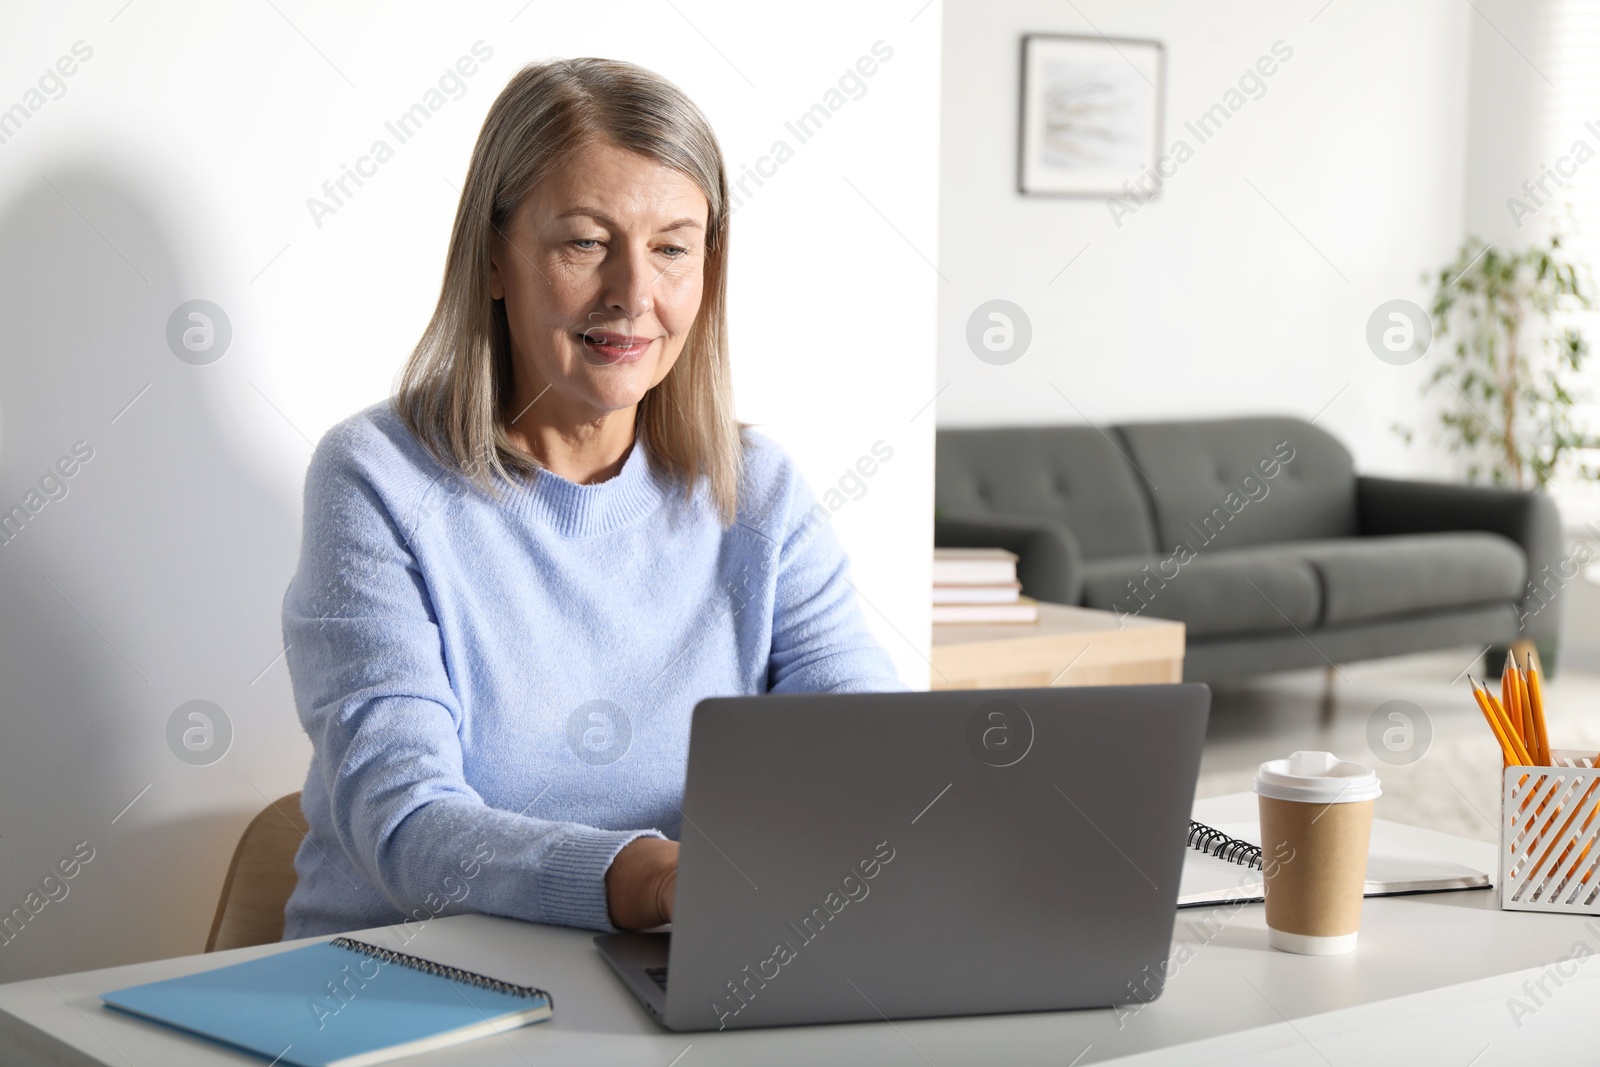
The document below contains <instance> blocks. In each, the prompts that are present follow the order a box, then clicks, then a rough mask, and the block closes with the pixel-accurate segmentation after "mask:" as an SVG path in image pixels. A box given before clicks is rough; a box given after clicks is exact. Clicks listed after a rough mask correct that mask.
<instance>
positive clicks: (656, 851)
mask: <svg viewBox="0 0 1600 1067" xmlns="http://www.w3.org/2000/svg"><path fill="white" fill-rule="evenodd" d="M677 887H678V843H677V842H676V841H663V840H662V839H661V838H659V837H638V838H635V839H634V840H632V841H630V842H628V844H627V845H626V846H625V847H624V848H623V850H622V851H621V852H618V853H617V855H616V858H615V859H613V860H612V861H611V866H610V867H608V868H606V908H607V910H609V911H610V912H611V922H612V925H614V926H619V927H621V928H622V929H624V930H648V929H649V928H650V927H652V926H660V925H661V924H662V923H669V922H671V921H672V895H673V892H674V891H675V890H676V889H677Z"/></svg>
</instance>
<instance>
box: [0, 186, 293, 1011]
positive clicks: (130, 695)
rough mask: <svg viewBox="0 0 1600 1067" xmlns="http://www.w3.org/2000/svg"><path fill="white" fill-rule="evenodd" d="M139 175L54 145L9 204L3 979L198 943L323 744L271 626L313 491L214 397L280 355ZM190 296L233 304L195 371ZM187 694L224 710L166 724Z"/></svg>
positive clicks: (2, 382)
mask: <svg viewBox="0 0 1600 1067" xmlns="http://www.w3.org/2000/svg"><path fill="white" fill-rule="evenodd" d="M139 172H140V168H139V167H138V166H137V164H136V163H134V162H130V161H124V160H111V159H84V158H77V159H71V160H57V161H53V162H51V163H50V164H49V165H47V166H46V167H45V169H44V171H43V173H40V174H36V175H34V176H33V177H31V178H29V179H28V180H26V181H24V182H23V183H22V184H21V185H20V186H19V188H20V189H21V194H20V196H19V197H18V198H17V199H15V200H13V201H12V202H10V203H6V204H4V205H0V603H3V604H4V611H0V981H12V980H17V979H21V978H29V977H36V976H39V975H46V974H58V973H64V972H69V971H76V970H82V969H86V968H91V967H103V966H110V965H114V964H120V963H126V962H132V961H138V960H145V959H153V958H158V957H164V956H172V955H178V954H182V953H188V952H198V951H200V950H201V949H202V948H203V946H204V939H205V935H206V932H207V930H208V928H209V925H210V920H211V915H212V911H213V909H214V907H215V904H216V894H217V891H218V889H219V887H220V885H221V881H222V876H223V873H224V870H225V869H226V866H227V862H228V860H229V857H230V856H231V853H232V849H233V845H234V843H235V842H236V840H237V837H238V834H239V832H240V831H241V830H242V829H243V827H244V825H245V823H246V821H247V820H248V818H249V817H250V815H251V814H252V813H253V812H254V811H256V810H258V809H259V808H261V807H262V806H264V805H265V803H266V799H267V798H275V797H277V796H279V795H281V794H283V793H285V792H289V791H292V790H294V789H297V788H299V786H300V784H301V782H302V780H303V778H304V775H305V768H306V762H307V759H308V756H309V752H310V748H309V744H308V743H307V742H306V740H305V737H304V734H303V732H302V731H301V730H300V727H299V724H298V721H297V720H296V718H295V715H294V710H293V701H292V697H291V696H290V690H289V683H288V676H287V673H286V672H285V669H284V667H283V662H282V658H281V652H282V638H281V630H280V621H279V618H280V617H279V611H280V607H281V603H282V597H283V592H284V589H285V586H286V584H287V582H288V579H289V576H290V574H291V573H292V570H293V567H294V563H295V559H296V557H297V554H298V543H299V510H300V509H299V502H298V500H286V499H283V498H282V493H281V491H280V490H278V489H276V488H274V487H270V486H268V485H266V484H264V483H262V482H261V481H260V480H259V478H258V477H257V476H256V475H255V473H254V471H255V467H254V466H253V465H252V464H251V463H249V462H244V461H242V457H243V456H244V453H243V452H242V451H241V449H246V448H256V447H260V448H277V447H280V446H281V442H278V441H264V442H259V443H257V442H251V441H247V440H245V439H244V434H245V433H246V431H245V430H244V429H243V428H242V427H241V426H240V425H239V423H240V421H241V420H239V419H237V418H231V417H229V415H228V413H227V412H228V406H227V404H225V403H222V402H221V401H222V400H223V399H224V398H226V397H228V396H236V395H242V394H243V393H248V392H250V385H249V381H248V373H247V372H248V367H249V364H250V361H251V360H252V359H257V360H259V359H263V358H267V356H268V354H266V353H261V352H258V351H251V345H250V343H249V338H250V336H251V329H250V327H251V323H250V307H249V303H248V301H247V300H246V299H245V296H244V292H245V285H246V280H245V279H242V278H240V279H235V278H233V277H232V276H231V274H229V273H226V272H218V271H208V270H206V269H205V267H204V265H203V264H204V263H205V261H206V258H207V257H206V255H205V254H201V255H185V254H184V253H183V251H182V250H181V249H180V248H179V247H177V246H178V243H179V242H178V238H177V236H176V235H177V234H178V233H180V232H181V231H182V230H183V229H184V228H185V227H182V226H178V225H174V224H171V223H170V222H167V221H166V220H171V219H173V218H174V217H175V212H176V211H177V210H178V209H179V206H180V205H181V204H182V203H183V199H182V194H181V191H179V190H175V189H174V188H173V181H172V179H171V177H170V176H165V177H163V178H162V179H161V181H160V182H159V184H158V183H157V182H156V181H155V180H154V179H134V178H130V177H126V176H127V175H131V174H137V173H139ZM191 202H193V201H191ZM195 298H205V299H210V300H213V301H216V302H217V303H218V304H220V305H223V306H225V307H227V308H228V310H229V312H231V313H232V314H233V320H232V324H231V326H232V340H231V343H230V345H229V349H228V351H227V352H226V353H225V354H224V355H223V356H222V357H221V358H220V359H217V360H215V361H214V362H211V363H209V364H205V365H199V364H197V363H196V362H186V361H185V360H183V359H180V358H178V357H177V356H175V355H174V353H173V351H172V349H171V348H170V347H169V345H168V341H167V327H168V320H169V317H171V316H172V313H173V311H174V309H176V308H178V306H179V305H180V304H182V303H184V302H186V301H189V300H192V299H195ZM197 336H198V335H192V336H191V341H194V340H196V337H197ZM196 358H204V357H203V354H202V355H201V356H194V355H191V359H196ZM282 447H286V448H287V447H300V448H301V449H302V454H300V455H298V456H295V457H292V458H291V457H285V462H290V461H291V460H292V461H296V462H299V463H302V464H303V463H304V461H305V459H307V458H308V457H309V454H310V450H309V448H308V447H305V446H304V444H303V442H298V441H297V442H296V445H295V446H282ZM274 657H277V658H276V659H274ZM269 664H270V666H269ZM195 700H204V701H209V702H211V703H212V704H213V705H215V708H219V709H221V710H220V713H218V712H216V711H215V710H213V709H212V708H211V707H210V706H208V705H191V706H189V707H188V708H186V709H184V711H183V712H182V713H181V714H179V715H178V717H177V719H176V720H174V713H175V712H177V711H178V709H179V708H180V706H181V705H185V704H187V703H188V702H190V701H195ZM192 711H200V712H202V713H204V714H203V715H202V717H201V718H192V717H190V714H189V713H190V712H192ZM229 735H231V737H230V736H229ZM219 757H220V758H219ZM263 794H265V797H264V796H263Z"/></svg>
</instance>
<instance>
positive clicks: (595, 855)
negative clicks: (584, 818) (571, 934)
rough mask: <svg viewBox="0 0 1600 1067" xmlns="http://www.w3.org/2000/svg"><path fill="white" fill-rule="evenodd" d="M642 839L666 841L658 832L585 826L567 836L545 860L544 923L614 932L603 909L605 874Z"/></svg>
mask: <svg viewBox="0 0 1600 1067" xmlns="http://www.w3.org/2000/svg"><path fill="white" fill-rule="evenodd" d="M641 837H659V838H661V839H662V840H663V841H665V840H666V839H667V837H666V835H665V834H663V833H661V832H660V831H658V830H594V829H589V828H587V827H585V828H583V829H580V830H577V831H574V832H573V833H571V834H569V835H568V836H567V837H566V839H565V840H563V841H562V842H561V844H559V845H557V846H556V847H555V848H554V849H552V850H551V852H550V854H549V855H548V856H547V857H546V858H545V862H544V872H543V873H544V876H543V878H541V879H540V881H541V883H542V884H541V886H540V890H541V891H540V894H539V897H540V903H541V904H542V905H543V907H542V909H541V910H542V911H543V914H544V919H543V921H544V922H547V923H555V924H557V925H560V926H580V927H583V928H584V929H586V930H603V931H605V932H606V933H608V934H614V933H617V932H618V927H616V926H613V925H612V924H611V911H610V909H609V908H607V907H606V871H607V870H609V869H610V867H611V861H612V860H614V859H616V858H617V853H619V852H621V851H622V850H623V849H624V848H626V847H627V846H628V844H629V843H630V842H633V841H637V840H638V839H639V838H641Z"/></svg>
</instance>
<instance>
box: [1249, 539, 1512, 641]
mask: <svg viewBox="0 0 1600 1067" xmlns="http://www.w3.org/2000/svg"><path fill="white" fill-rule="evenodd" d="M1274 550H1275V551H1277V552H1279V553H1281V554H1283V555H1285V556H1288V557H1290V558H1293V559H1298V560H1303V561H1305V562H1306V563H1308V564H1310V565H1311V567H1313V568H1314V569H1315V570H1316V572H1317V574H1318V576H1319V577H1320V579H1321V582H1322V620H1321V622H1322V625H1324V626H1338V625H1340V624H1341V623H1349V622H1362V621H1365V620H1369V619H1382V618H1388V617H1391V616H1396V615H1416V614H1423V613H1426V612H1431V611H1439V610H1442V609H1449V608H1462V607H1470V606H1474V605H1479V604H1492V603H1496V602H1504V603H1508V604H1509V603H1513V602H1516V601H1518V600H1520V599H1521V598H1522V594H1523V590H1524V586H1525V585H1526V583H1527V578H1528V561H1527V557H1526V556H1525V555H1524V554H1523V551H1522V549H1521V547H1520V546H1518V545H1517V543H1516V542H1515V541H1512V540H1510V539H1509V538H1505V537H1501V536H1500V535H1499V534H1492V533H1428V534H1396V535H1392V536H1388V537H1345V538H1338V539H1335V540H1327V541H1301V542H1297V543H1294V544H1284V545H1279V546H1276V548H1275V549H1274Z"/></svg>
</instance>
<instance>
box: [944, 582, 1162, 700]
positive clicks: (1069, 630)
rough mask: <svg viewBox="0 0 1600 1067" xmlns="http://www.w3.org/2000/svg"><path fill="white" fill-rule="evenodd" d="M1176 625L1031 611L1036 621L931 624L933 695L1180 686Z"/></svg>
mask: <svg viewBox="0 0 1600 1067" xmlns="http://www.w3.org/2000/svg"><path fill="white" fill-rule="evenodd" d="M1183 638H1184V628H1183V623H1181V622H1173V621H1172V620H1170V619H1152V618H1145V617H1143V616H1138V615H1123V616H1121V617H1120V618H1119V617H1118V616H1117V615H1116V614H1114V613H1113V612H1109V611H1095V610H1094V609H1092V608H1076V607H1068V606H1067V605H1065V604H1044V603H1041V604H1040V605H1039V621H1038V622H1036V623H968V624H949V623H937V624H935V625H934V627H933V671H932V672H931V677H932V687H933V688H934V689H1006V688H1022V687H1035V686H1046V685H1132V684H1135V683H1139V682H1181V681H1182V680H1183Z"/></svg>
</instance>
